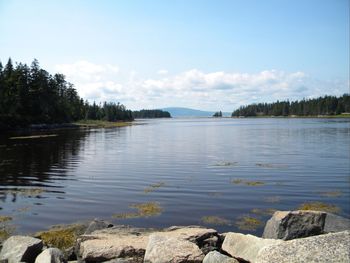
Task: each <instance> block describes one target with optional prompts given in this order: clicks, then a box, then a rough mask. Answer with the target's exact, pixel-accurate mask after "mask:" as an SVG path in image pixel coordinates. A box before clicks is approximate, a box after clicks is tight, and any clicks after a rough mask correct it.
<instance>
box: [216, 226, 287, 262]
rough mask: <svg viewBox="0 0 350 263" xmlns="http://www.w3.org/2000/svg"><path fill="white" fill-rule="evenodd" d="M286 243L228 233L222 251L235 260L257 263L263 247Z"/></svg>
mask: <svg viewBox="0 0 350 263" xmlns="http://www.w3.org/2000/svg"><path fill="white" fill-rule="evenodd" d="M282 242H284V241H282V240H276V239H264V238H259V237H256V236H252V235H244V234H240V233H233V232H230V233H227V234H226V237H225V240H224V243H223V244H222V248H221V249H222V250H223V251H225V252H226V253H228V254H229V255H231V256H232V257H235V258H240V259H243V260H245V261H250V262H256V257H257V255H258V253H259V251H260V249H262V248H263V247H266V246H269V245H273V244H280V243H282Z"/></svg>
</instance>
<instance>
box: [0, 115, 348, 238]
mask: <svg viewBox="0 0 350 263" xmlns="http://www.w3.org/2000/svg"><path fill="white" fill-rule="evenodd" d="M135 123H136V124H139V125H133V126H129V127H121V128H111V129H74V130H65V131H51V132H50V133H53V134H57V136H55V137H47V138H37V139H10V138H9V137H11V136H13V135H1V137H0V215H6V216H11V217H12V218H13V220H12V221H11V222H8V223H7V224H9V225H11V226H15V227H16V231H17V232H19V233H28V232H34V231H37V230H42V229H45V228H48V227H49V226H51V225H55V224H62V223H64V224H66V223H74V222H77V221H85V220H91V219H93V218H96V217H98V218H102V219H107V220H109V221H112V222H114V223H118V224H129V225H133V226H141V227H167V226H172V225H193V224H195V225H198V224H200V225H205V226H210V227H213V228H215V229H217V230H219V231H240V232H244V233H254V234H261V232H262V229H263V225H261V226H260V227H258V228H257V229H255V230H254V229H245V228H246V227H243V228H244V229H243V230H242V229H239V228H242V219H244V217H246V216H248V217H252V218H255V219H257V220H260V221H261V222H262V223H265V221H266V220H267V219H268V218H269V217H270V215H269V213H270V212H271V210H272V209H278V210H291V209H296V208H297V207H299V206H300V205H301V204H303V203H307V202H315V201H317V202H323V203H326V204H330V205H335V206H337V207H338V208H339V209H340V210H339V212H338V213H339V214H340V215H342V216H345V217H349V215H350V190H349V189H350V187H349V186H350V119H280V118H278V119H277V118H276V119H272V118H270V119H260V118H258V119H226V118H223V119H213V118H207V119H206V118H204V119H161V120H139V121H136V122H135ZM46 134H47V133H46ZM152 185H153V187H152ZM146 202H155V203H156V204H158V205H159V206H160V207H161V208H162V213H161V214H160V215H156V216H150V217H145V218H129V219H115V218H112V215H114V214H120V213H129V212H132V213H135V211H136V209H135V208H132V207H130V205H133V204H139V203H146ZM207 216H218V217H220V218H222V219H225V220H226V221H224V222H222V223H223V225H215V224H210V223H208V222H207V221H205V220H204V222H203V217H207ZM207 219H208V218H207ZM209 219H212V218H210V217H209ZM248 228H249V227H248Z"/></svg>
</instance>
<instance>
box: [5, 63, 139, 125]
mask: <svg viewBox="0 0 350 263" xmlns="http://www.w3.org/2000/svg"><path fill="white" fill-rule="evenodd" d="M82 119H93V120H106V121H118V120H132V119H133V116H132V111H131V110H127V109H126V108H125V106H124V105H122V104H119V103H113V102H108V103H107V102H105V103H103V104H99V105H98V104H96V103H93V104H89V103H88V102H87V101H84V100H83V99H82V98H80V97H79V95H78V93H77V91H76V89H75V88H74V87H73V84H71V83H69V82H67V81H66V80H65V77H64V75H62V74H54V75H51V74H49V73H48V72H47V71H46V70H44V69H41V68H40V66H39V63H38V61H37V60H34V61H33V62H32V64H31V65H30V66H27V65H26V64H22V63H16V65H14V64H13V62H12V60H11V58H10V59H9V60H8V62H7V64H6V65H5V66H3V65H2V64H1V62H0V126H1V127H0V128H11V127H25V126H27V125H29V124H39V123H45V124H50V123H68V122H73V121H77V120H82Z"/></svg>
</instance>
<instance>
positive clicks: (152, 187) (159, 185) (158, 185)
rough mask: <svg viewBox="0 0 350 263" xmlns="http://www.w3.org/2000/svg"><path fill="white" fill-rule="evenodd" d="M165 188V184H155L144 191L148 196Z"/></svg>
mask: <svg viewBox="0 0 350 263" xmlns="http://www.w3.org/2000/svg"><path fill="white" fill-rule="evenodd" d="M163 186H165V183H164V182H159V183H155V184H151V185H150V186H148V187H146V188H145V189H144V190H143V191H144V192H145V193H146V194H148V193H151V192H154V191H155V190H156V189H158V188H160V187H163Z"/></svg>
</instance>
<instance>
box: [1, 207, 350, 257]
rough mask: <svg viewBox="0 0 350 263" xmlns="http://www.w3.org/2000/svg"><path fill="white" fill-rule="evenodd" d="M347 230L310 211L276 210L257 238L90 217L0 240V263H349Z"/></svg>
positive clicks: (339, 220) (343, 223)
mask: <svg viewBox="0 0 350 263" xmlns="http://www.w3.org/2000/svg"><path fill="white" fill-rule="evenodd" d="M213 227H215V226H213ZM349 230H350V220H349V219H347V218H343V217H341V216H337V215H335V214H331V213H327V212H323V211H310V210H295V211H276V212H275V213H274V214H273V216H272V217H271V218H270V219H269V220H268V221H267V222H266V224H265V228H264V232H263V234H262V236H261V237H258V236H254V235H250V234H242V233H238V232H231V231H229V232H225V233H220V232H218V231H217V230H215V228H211V227H206V226H197V225H195V226H194V225H189V226H171V227H167V228H138V227H133V226H127V225H113V224H111V223H110V222H108V221H104V220H99V219H94V220H93V221H90V222H87V223H86V224H84V225H82V224H81V225H78V224H75V225H62V226H56V227H53V228H51V229H49V230H46V231H42V232H37V233H35V234H33V235H27V236H19V235H10V236H9V237H8V238H7V239H6V240H5V241H3V243H1V242H0V262H30V263H34V262H36V263H38V262H40V263H44V262H56V263H66V262H72V263H73V262H81V263H90V262H114V263H121V262H123V263H141V262H143V263H145V262H147V263H167V262H173V263H184V262H191V263H201V262H203V263H217V262H228V263H246V262H252V263H254V262H257V263H258V262H259V263H260V262H264V263H265V262H269V263H273V262H276V263H277V262H350V252H349V251H348V249H347V248H348V246H349V245H350V231H349ZM267 247H268V249H266V248H267ZM286 250H288V251H293V253H289V254H288V255H286V254H285V253H284V252H285V251H286ZM335 250H336V252H337V253H334V252H335ZM310 251H311V253H310ZM44 259H45V260H44ZM50 259H51V260H50ZM53 259H55V260H53ZM282 259H283V260H284V261H281V260H282Z"/></svg>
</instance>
